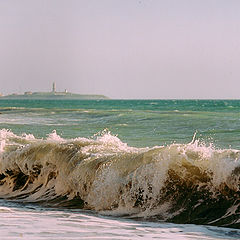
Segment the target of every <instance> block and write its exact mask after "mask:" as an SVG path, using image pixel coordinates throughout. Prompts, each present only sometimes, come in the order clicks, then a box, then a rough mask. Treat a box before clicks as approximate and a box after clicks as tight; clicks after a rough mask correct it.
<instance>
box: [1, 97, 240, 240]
mask: <svg viewBox="0 0 240 240" xmlns="http://www.w3.org/2000/svg"><path fill="white" fill-rule="evenodd" d="M0 219H1V221H0V239H1V240H2V239H240V230H239V228H240V100H53V99H52V100H33V99H25V100H24V99H22V100H17V99H3V98H2V99H0Z"/></svg>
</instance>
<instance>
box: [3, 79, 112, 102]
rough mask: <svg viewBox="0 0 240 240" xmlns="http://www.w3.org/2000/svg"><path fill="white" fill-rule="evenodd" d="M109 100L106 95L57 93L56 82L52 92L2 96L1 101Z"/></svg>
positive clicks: (29, 92)
mask: <svg viewBox="0 0 240 240" xmlns="http://www.w3.org/2000/svg"><path fill="white" fill-rule="evenodd" d="M2 98H3V99H109V98H108V97H106V96H104V95H95V94H94V95H92V94H76V93H71V92H68V91H67V89H65V91H64V92H57V91H56V83H55V82H54V83H53V85H52V91H51V92H31V91H28V92H25V93H24V94H17V93H13V94H9V95H6V96H3V95H1V94H0V99H2Z"/></svg>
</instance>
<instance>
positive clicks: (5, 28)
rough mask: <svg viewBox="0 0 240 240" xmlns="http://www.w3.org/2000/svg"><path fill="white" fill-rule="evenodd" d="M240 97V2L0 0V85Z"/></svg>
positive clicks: (4, 89) (124, 94)
mask: <svg viewBox="0 0 240 240" xmlns="http://www.w3.org/2000/svg"><path fill="white" fill-rule="evenodd" d="M53 81H55V82H56V85H57V90H58V91H63V90H64V89H65V88H67V89H68V90H69V91H71V92H75V93H82V94H86V93H88V94H104V95H107V96H109V97H111V98H161V99H162V98H240V1H239V0H235V1H234V0H21V1H19V0H0V92H1V93H3V94H7V93H12V92H24V91H50V90H51V87H52V82H53Z"/></svg>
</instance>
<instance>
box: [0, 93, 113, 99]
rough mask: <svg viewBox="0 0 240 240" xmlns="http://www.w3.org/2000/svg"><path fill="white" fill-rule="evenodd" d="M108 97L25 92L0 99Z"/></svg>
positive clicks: (101, 96)
mask: <svg viewBox="0 0 240 240" xmlns="http://www.w3.org/2000/svg"><path fill="white" fill-rule="evenodd" d="M1 98H2V99H109V98H108V97H106V96H104V95H92V94H76V93H70V92H25V93H24V94H10V95H6V96H0V99H1Z"/></svg>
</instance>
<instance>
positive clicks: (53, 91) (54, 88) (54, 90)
mask: <svg viewBox="0 0 240 240" xmlns="http://www.w3.org/2000/svg"><path fill="white" fill-rule="evenodd" d="M55 92H56V83H55V82H53V86H52V93H55Z"/></svg>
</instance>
